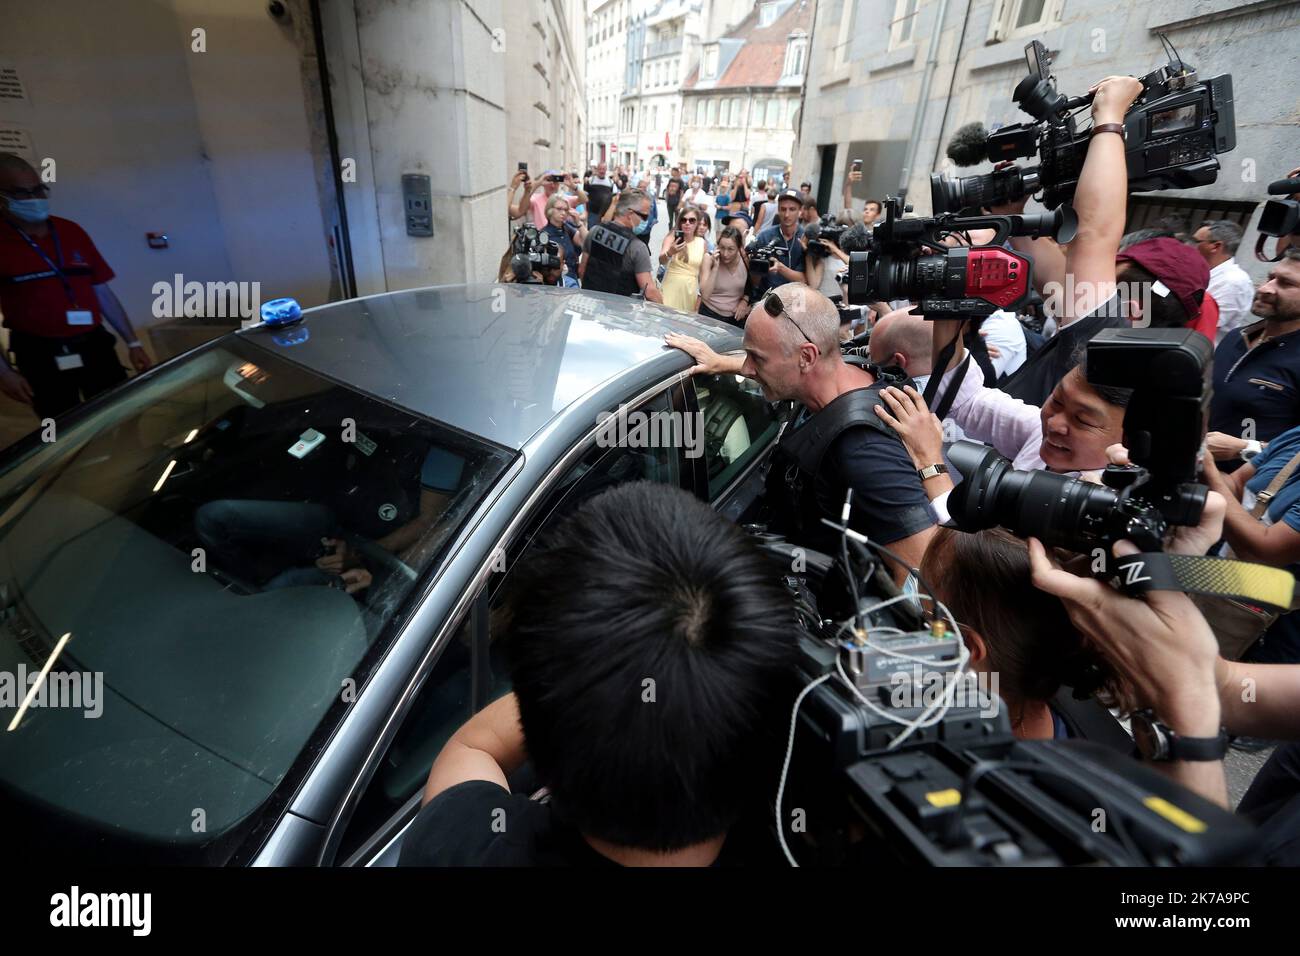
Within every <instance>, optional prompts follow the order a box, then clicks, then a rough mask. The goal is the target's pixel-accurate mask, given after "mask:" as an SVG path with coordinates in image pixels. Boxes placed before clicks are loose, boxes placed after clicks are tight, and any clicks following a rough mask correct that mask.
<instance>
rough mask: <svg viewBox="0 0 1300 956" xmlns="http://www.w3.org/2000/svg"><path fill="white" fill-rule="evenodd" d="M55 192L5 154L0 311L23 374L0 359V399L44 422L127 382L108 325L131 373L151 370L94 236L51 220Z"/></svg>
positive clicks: (1, 160) (0, 171)
mask: <svg viewBox="0 0 1300 956" xmlns="http://www.w3.org/2000/svg"><path fill="white" fill-rule="evenodd" d="M48 195H49V187H47V186H46V185H45V183H43V182H41V178H40V176H39V175H38V174H37V172H36V170H34V169H33V168H32V167H31V166H30V165H29V164H28V163H27V161H26V160H24V159H22V158H21V157H19V156H16V155H14V154H12V153H0V312H3V313H4V323H5V327H6V328H8V329H9V347H10V348H11V349H12V350H13V353H14V357H15V359H16V360H17V364H18V368H17V370H15V369H12V368H10V367H9V364H8V362H6V361H5V360H4V358H3V356H0V391H3V392H4V394H5V395H7V396H9V397H10V398H12V399H15V400H16V401H19V402H22V403H23V404H26V405H31V406H32V407H33V408H34V409H35V411H36V414H37V415H38V416H39V417H40V418H42V419H44V418H51V417H54V416H56V415H60V414H62V413H63V412H66V411H68V410H69V409H71V408H74V407H76V406H77V405H78V404H80V403H81V402H82V401H89V400H90V399H91V398H93V397H94V396H95V395H98V394H99V393H101V392H104V391H107V390H108V389H110V388H112V387H113V386H114V385H116V384H118V383H119V382H121V381H124V380H125V379H126V370H125V369H124V368H122V364H121V362H119V361H118V358H117V345H116V343H115V342H114V341H113V336H112V335H110V334H109V333H108V331H107V330H106V329H105V328H104V323H105V322H107V323H108V324H109V325H111V326H112V327H113V328H114V329H115V330H116V331H117V334H118V335H119V336H121V337H122V339H123V340H124V341H125V342H126V346H127V352H128V354H129V356H130V359H131V364H132V365H133V366H134V367H135V369H136V371H139V372H143V371H145V370H146V369H148V368H149V366H150V361H149V357H148V356H147V355H146V354H145V351H144V347H143V346H142V345H141V344H140V342H139V341H137V340H136V337H135V331H134V330H133V329H132V328H131V322H130V320H129V319H128V318H127V317H126V310H125V309H124V308H123V307H122V303H121V302H119V301H118V298H117V296H116V295H114V294H113V291H112V290H111V289H110V288H109V287H108V283H109V281H110V280H111V279H112V278H113V270H112V269H110V268H109V267H108V263H107V262H105V261H104V258H103V256H101V255H100V254H99V250H98V249H96V248H95V244H94V243H93V242H91V240H90V236H88V235H87V234H86V231H85V230H84V229H82V228H81V227H80V226H79V225H77V224H76V223H75V222H73V221H72V220H71V219H62V218H60V217H58V216H51V215H50V214H49V200H48V198H47V197H48Z"/></svg>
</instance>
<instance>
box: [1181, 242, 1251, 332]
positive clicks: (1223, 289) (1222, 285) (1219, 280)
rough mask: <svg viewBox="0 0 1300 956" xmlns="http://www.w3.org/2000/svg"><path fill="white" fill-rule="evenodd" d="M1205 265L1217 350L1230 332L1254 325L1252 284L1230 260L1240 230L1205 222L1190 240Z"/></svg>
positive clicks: (1235, 250)
mask: <svg viewBox="0 0 1300 956" xmlns="http://www.w3.org/2000/svg"><path fill="white" fill-rule="evenodd" d="M1192 242H1193V244H1195V246H1196V251H1197V252H1199V253H1200V254H1201V256H1202V258H1204V259H1205V262H1206V264H1207V265H1208V266H1209V267H1210V285H1209V288H1208V289H1207V290H1206V291H1208V292H1209V293H1210V295H1211V296H1213V297H1214V301H1215V302H1217V303H1218V304H1219V329H1218V331H1217V332H1216V333H1215V336H1214V344H1215V345H1216V346H1217V345H1218V344H1219V343H1220V342H1222V341H1223V338H1224V336H1226V335H1227V334H1228V333H1229V332H1231V331H1232V330H1233V329H1236V328H1240V327H1241V326H1243V325H1249V324H1250V323H1251V322H1253V321H1255V320H1254V317H1253V316H1252V315H1251V312H1250V307H1251V304H1252V303H1253V302H1254V301H1255V283H1254V282H1252V281H1251V279H1250V276H1249V275H1247V274H1246V270H1245V269H1243V268H1242V267H1241V266H1239V265H1237V260H1236V259H1234V258H1233V256H1234V255H1235V254H1236V252H1237V246H1238V245H1239V244H1240V243H1241V227H1240V226H1238V225H1237V224H1236V223H1235V222H1228V221H1227V220H1226V219H1207V220H1205V222H1203V223H1201V227H1200V228H1199V229H1197V230H1196V233H1195V234H1194V235H1193V236H1192Z"/></svg>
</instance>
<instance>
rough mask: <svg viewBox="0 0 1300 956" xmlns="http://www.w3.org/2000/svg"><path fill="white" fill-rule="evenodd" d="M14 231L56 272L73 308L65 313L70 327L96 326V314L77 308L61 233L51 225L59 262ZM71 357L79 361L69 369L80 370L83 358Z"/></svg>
mask: <svg viewBox="0 0 1300 956" xmlns="http://www.w3.org/2000/svg"><path fill="white" fill-rule="evenodd" d="M14 229H17V230H18V235H20V236H22V237H23V238H24V239H26V240H27V244H28V245H29V246H31V247H32V248H33V249H34V250H35V251H36V254H37V255H38V256H40V257H41V258H42V259H44V260H45V264H46V265H48V266H49V267H50V268H51V269H53V270H54V275H55V276H56V277H57V278H58V280H59V281H60V282H61V283H63V291H64V294H65V295H67V297H68V304H69V305H70V306H71V308H70V309H68V310H67V311H66V313H65V315H66V317H67V322H68V325H80V326H90V325H94V324H95V313H94V312H92V311H91V310H89V309H79V308H77V295H76V293H75V292H73V291H72V283H71V282H69V281H68V277H67V275H66V274H65V273H64V271H63V244H62V243H60V242H59V233H58V230H56V229H55V228H54V223H50V238H52V239H53V240H54V254H55V256H57V257H58V261H57V262H55V261H53V260H52V259H50V257H49V256H47V255H46V254H45V250H44V249H42V248H41V247H40V245H39V244H38V243H37V242H36V240H34V239H33V238H32V237H31V236H29V235H27V233H25V232H24V231H23V230H21V229H18V227H17V226H14ZM60 357H61V358H68V357H69V356H60ZM71 357H72V358H76V359H77V365H74V366H69V367H70V368H79V367H80V365H81V356H79V355H78V356H71ZM59 368H60V369H64V366H63V365H62V364H60V365H59Z"/></svg>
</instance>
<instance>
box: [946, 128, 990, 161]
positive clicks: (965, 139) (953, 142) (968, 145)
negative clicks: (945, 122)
mask: <svg viewBox="0 0 1300 956" xmlns="http://www.w3.org/2000/svg"><path fill="white" fill-rule="evenodd" d="M988 138H989V133H988V130H986V129H985V128H984V124H983V123H967V124H966V125H965V126H962V127H960V128H958V130H957V131H956V132H955V133H953V134H952V139H950V140H948V158H949V159H951V160H952V161H953V162H954V163H956V164H957V165H958V166H978V165H979V164H980V163H982V162H984V161H985V160H986V159H988V146H987V145H986V142H987V140H988Z"/></svg>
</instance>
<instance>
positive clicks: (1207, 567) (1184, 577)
mask: <svg viewBox="0 0 1300 956" xmlns="http://www.w3.org/2000/svg"><path fill="white" fill-rule="evenodd" d="M1115 567H1116V568H1117V570H1118V575H1117V577H1118V580H1119V587H1120V590H1121V591H1123V592H1124V593H1125V594H1128V595H1129V596H1131V597H1139V596H1141V595H1143V594H1146V593H1147V592H1149V591H1182V592H1183V593H1184V594H1205V595H1209V596H1212V597H1224V598H1230V599H1232V600H1235V601H1241V602H1243V603H1245V604H1252V605H1259V606H1261V607H1263V608H1264V609H1266V610H1269V611H1273V612H1277V613H1284V612H1286V611H1288V610H1290V608H1291V601H1292V597H1293V595H1294V591H1295V577H1294V576H1293V575H1292V574H1291V573H1290V572H1289V571H1283V570H1280V569H1279V568H1270V567H1268V566H1266V565H1263V564H1252V563H1249V562H1246V561H1234V560H1232V559H1230V558H1211V557H1206V556H1203V555H1190V554H1165V553H1164V552H1161V551H1151V552H1144V553H1142V554H1130V555H1125V556H1124V557H1122V558H1116V559H1115Z"/></svg>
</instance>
